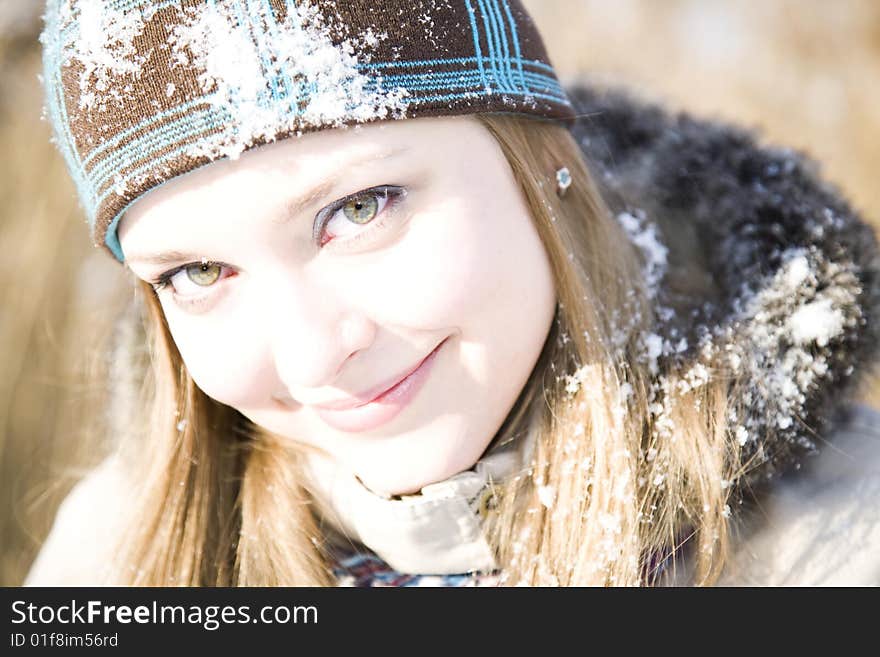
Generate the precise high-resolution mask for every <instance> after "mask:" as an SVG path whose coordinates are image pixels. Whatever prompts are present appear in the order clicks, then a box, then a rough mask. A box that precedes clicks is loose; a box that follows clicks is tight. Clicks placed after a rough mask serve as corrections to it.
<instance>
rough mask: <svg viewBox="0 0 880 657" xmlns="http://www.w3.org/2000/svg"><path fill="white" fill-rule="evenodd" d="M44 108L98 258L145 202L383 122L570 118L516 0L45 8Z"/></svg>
mask: <svg viewBox="0 0 880 657" xmlns="http://www.w3.org/2000/svg"><path fill="white" fill-rule="evenodd" d="M41 41H42V43H43V69H44V70H43V81H44V85H45V90H46V110H47V114H48V117H49V119H50V121H51V123H52V126H53V130H54V133H55V137H54V138H55V141H56V142H57V144H58V146H59V148H60V150H61V152H62V154H63V155H64V158H65V160H66V162H67V166H68V168H69V170H70V172H71V175H72V177H73V179H74V182H75V183H76V186H77V189H78V192H79V197H80V201H81V203H82V205H83V206H84V208H85V210H86V215H87V217H88V221H89V224H90V226H91V229H92V236H93V240H94V242H95V246H101V245H103V246H104V247H106V248H107V249H108V250H109V251H110V252H111V253H112V254H113V255H114V256H115V257H116V259H117V260H119V261H120V262H123V261H124V256H123V253H122V249H121V248H120V245H119V240H118V237H117V235H116V226H117V224H118V222H119V219H120V218H121V216H122V214H123V213H124V211H125V209H126V208H127V207H128V206H129V205H131V204H132V203H133V202H134V201H136V200H137V199H138V198H139V197H140V196H141V195H143V194H144V193H145V192H147V191H149V190H150V189H152V188H154V187H156V186H158V185H160V184H162V183H163V182H164V181H166V180H169V179H170V178H173V177H175V176H178V175H181V174H184V173H186V172H188V171H192V170H193V169H196V168H197V167H199V166H202V165H204V164H207V163H208V162H211V161H214V160H216V159H219V158H223V157H229V158H236V157H238V155H240V154H241V153H242V152H243V151H245V150H247V149H248V148H251V147H253V146H257V145H260V144H265V143H267V142H270V141H273V140H276V139H282V138H286V137H291V136H298V135H300V134H303V133H306V132H312V131H315V130H320V129H325V128H335V127H342V126H346V125H352V124H356V123H365V122H370V121H377V120H388V119H403V118H416V117H422V116H442V115H456V114H473V113H477V112H507V113H514V114H524V115H530V116H534V117H540V118H544V119H552V120H560V121H564V122H566V123H568V122H570V121H572V120H573V118H574V111H573V109H572V106H571V104H570V103H569V100H568V98H567V96H566V93H565V91H564V90H563V89H562V87H561V86H560V84H559V82H558V80H557V77H556V75H555V73H554V71H553V68H552V67H551V65H550V61H549V58H548V57H547V53H546V51H545V48H544V45H543V42H542V40H541V37H540V35H539V34H538V32H537V30H536V28H535V26H534V24H533V22H532V20H531V19H530V17H529V15H528V13H527V12H526V11H525V9H524V8H523V7H522V5H521V3H520V2H519V1H518V0H382V1H379V2H377V1H376V0H372V1H371V0H345V1H344V2H341V1H339V2H337V1H331V0H299V1H296V0H176V1H170V0H49V1H48V6H47V11H46V15H45V27H44V31H43V34H42V36H41Z"/></svg>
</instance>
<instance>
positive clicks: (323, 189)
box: [118, 115, 497, 257]
mask: <svg viewBox="0 0 880 657" xmlns="http://www.w3.org/2000/svg"><path fill="white" fill-rule="evenodd" d="M480 149H483V150H486V149H497V145H495V143H494V139H493V138H492V137H491V135H490V133H489V132H488V130H487V129H486V128H485V127H484V126H483V125H482V124H481V123H480V122H479V121H478V120H476V119H475V118H473V117H471V116H466V115H465V116H452V117H426V118H420V119H411V120H405V121H384V122H377V123H371V124H366V125H360V126H356V127H349V128H340V129H332V130H324V131H320V132H314V133H307V134H304V135H302V136H300V137H295V138H289V139H285V140H281V141H278V142H274V143H271V144H267V145H265V146H261V147H258V148H254V149H251V150H249V151H247V152H245V153H243V154H242V155H241V156H240V157H238V158H237V159H234V160H231V159H224V160H218V161H215V162H212V163H211V164H208V165H205V166H203V167H201V168H199V169H196V170H194V171H191V172H189V173H187V174H184V175H181V176H178V177H176V178H173V179H171V180H169V181H167V182H165V183H164V184H162V185H159V186H158V187H156V188H154V189H153V190H151V191H150V192H148V193H146V194H145V195H144V196H143V197H141V198H140V199H139V200H138V201H137V202H135V203H134V204H133V205H132V206H131V207H130V208H129V210H128V211H127V212H126V214H125V216H124V217H123V218H122V220H121V222H120V224H119V228H118V234H119V239H120V242H121V243H122V248H123V251H125V250H126V246H128V247H129V249H128V250H129V251H130V250H131V248H132V247H134V250H135V251H137V252H142V251H143V250H144V249H146V250H147V251H150V250H155V249H156V248H159V245H160V244H162V243H163V242H164V240H165V239H166V236H167V235H169V234H170V233H171V231H173V233H174V234H176V235H180V234H181V230H183V229H186V232H191V230H192V231H197V230H204V229H205V228H209V227H210V226H212V225H213V226H214V228H219V226H220V224H221V222H222V221H227V220H228V221H232V222H238V221H240V218H241V217H245V216H247V217H257V216H274V215H277V214H278V210H279V209H280V206H281V205H283V206H284V208H285V211H284V212H283V213H282V214H285V215H295V214H297V213H298V212H299V211H301V210H303V209H304V208H305V207H307V206H308V205H309V204H312V203H314V202H315V201H316V199H320V198H325V197H327V195H328V194H329V193H330V192H332V191H333V188H334V185H339V184H342V183H344V182H347V181H353V180H356V179H358V178H364V177H367V176H368V175H369V172H370V170H371V169H372V168H373V167H382V168H380V169H379V170H385V169H384V167H387V166H393V168H394V170H395V171H396V172H397V173H395V174H394V175H395V176H400V175H404V174H405V173H406V172H407V171H410V170H414V169H416V168H420V169H422V170H423V171H441V170H445V171H453V170H457V169H458V168H459V167H460V166H461V157H462V155H463V154H464V153H465V151H466V152H467V154H468V156H469V157H470V156H476V155H477V150H480ZM384 182H388V181H384ZM348 191H349V192H350V191H352V190H348ZM184 219H185V221H184V222H183V223H181V221H182V220H184ZM184 224H185V226H184ZM190 229H191V230H190ZM132 255H135V254H134V253H132ZM126 257H127V256H126Z"/></svg>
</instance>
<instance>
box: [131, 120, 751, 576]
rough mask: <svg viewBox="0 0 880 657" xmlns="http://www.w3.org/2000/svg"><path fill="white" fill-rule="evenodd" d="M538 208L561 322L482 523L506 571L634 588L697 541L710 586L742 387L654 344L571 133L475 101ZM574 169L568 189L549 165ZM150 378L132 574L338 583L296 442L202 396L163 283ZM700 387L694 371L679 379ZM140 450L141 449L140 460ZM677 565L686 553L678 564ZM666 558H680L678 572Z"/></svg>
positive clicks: (151, 334) (518, 409) (627, 247)
mask: <svg viewBox="0 0 880 657" xmlns="http://www.w3.org/2000/svg"><path fill="white" fill-rule="evenodd" d="M477 118H479V120H480V121H482V123H483V124H484V125H485V126H486V128H487V129H488V130H489V131H490V132H491V134H492V135H493V136H494V137H495V139H496V140H497V142H498V144H499V145H500V147H501V149H502V150H503V152H504V154H505V156H506V157H507V160H508V162H509V163H510V166H511V169H512V171H513V173H514V175H515V178H516V180H517V181H518V183H519V185H520V187H521V189H522V192H523V194H524V198H525V201H526V202H527V204H528V206H529V208H530V209H531V214H532V216H533V219H534V223H535V226H536V228H537V230H538V232H539V234H540V237H541V239H542V241H543V243H544V246H545V248H546V251H547V253H548V255H549V259H550V262H551V265H552V271H553V276H554V279H555V285H556V290H557V300H558V312H557V320H556V322H555V323H554V326H553V328H552V329H551V331H550V335H549V336H548V338H547V342H546V344H545V347H544V351H543V352H542V354H541V357H540V359H539V361H538V363H537V365H536V367H535V369H534V371H533V373H532V375H531V377H530V378H529V380H528V382H527V384H526V386H525V388H524V390H523V392H522V394H521V395H520V397H519V399H518V400H517V402H516V404H515V406H514V408H513V409H511V411H510V415H509V417H508V421H507V422H506V423H505V425H504V426H503V427H502V429H501V431H500V432H499V433H500V434H505V433H510V432H513V431H516V430H518V429H519V428H521V426H522V421H521V420H523V419H524V418H532V419H534V421H535V424H534V426H535V427H536V433H535V443H534V445H535V447H534V450H533V452H532V454H531V458H530V460H529V461H528V463H527V464H526V469H525V470H523V471H522V472H521V473H520V474H519V475H517V476H514V477H511V478H510V479H509V480H508V481H506V482H503V483H502V484H500V485H499V492H500V495H499V498H498V499H499V500H500V501H499V503H498V506H497V508H496V509H495V511H494V512H493V513H492V514H490V516H489V520H488V521H487V529H486V531H487V538H488V539H489V540H490V542H491V543H492V544H493V545H494V546H495V548H496V551H497V554H498V562H499V565H500V566H501V569H502V572H503V582H504V583H506V584H526V585H639V584H655V583H657V582H658V581H661V580H660V569H659V568H658V567H657V566H658V564H661V563H666V564H669V563H673V562H674V561H675V557H676V555H677V554H678V553H679V552H680V547H681V543H682V541H683V540H685V539H687V543H688V545H693V546H694V549H693V559H691V560H690V562H691V563H692V564H694V567H693V570H692V572H690V573H688V577H689V578H690V579H689V581H690V582H693V583H696V584H707V583H711V582H713V581H714V580H715V579H716V578H717V576H718V574H719V572H720V569H721V566H722V564H723V561H724V555H725V551H726V544H727V529H726V515H727V512H728V510H727V509H726V508H725V506H726V504H727V495H728V494H729V489H728V488H725V486H723V485H721V482H725V481H730V480H732V479H733V478H734V477H735V476H736V474H737V470H738V464H739V453H738V451H737V443H736V441H735V440H732V439H731V436H730V435H729V433H730V432H729V429H728V423H727V420H726V418H727V417H728V412H729V411H730V408H728V407H729V406H731V403H730V400H731V399H732V398H733V392H734V383H733V382H732V381H731V380H730V377H728V376H726V375H724V372H723V370H722V369H721V368H720V367H714V364H713V363H711V362H709V363H706V365H707V366H708V368H707V369H706V371H708V372H711V373H712V376H711V377H709V378H708V379H707V380H704V381H702V383H701V384H700V385H691V384H690V383H692V381H691V379H689V378H688V376H689V373H688V372H685V371H664V368H663V367H659V368H658V364H657V362H656V360H653V361H652V360H651V359H650V358H646V344H645V336H646V335H648V334H649V331H650V329H651V327H652V326H653V325H654V323H655V321H656V320H655V318H654V317H653V315H652V309H651V303H650V290H649V289H648V287H647V285H646V282H645V276H644V275H643V271H642V266H643V262H642V257H641V256H640V253H639V252H638V251H637V250H636V249H635V248H634V247H633V245H632V243H631V242H630V240H629V239H628V238H627V235H626V233H625V232H624V231H623V230H622V228H621V226H620V225H618V223H617V222H616V221H615V218H614V217H613V216H612V215H611V213H610V212H609V210H608V208H607V207H606V206H605V204H604V203H603V201H602V197H601V195H600V193H599V192H598V190H597V188H596V187H595V185H594V183H593V181H592V179H591V176H590V172H589V170H588V168H587V164H586V162H585V161H584V158H583V155H582V153H581V151H580V149H579V147H578V145H577V143H576V142H575V140H574V138H573V137H572V135H571V134H570V133H569V132H568V130H566V129H565V128H564V127H562V126H560V125H558V124H555V123H551V122H546V121H538V120H534V119H527V118H520V117H514V116H510V115H477ZM561 166H567V167H568V168H569V170H570V172H571V175H572V178H573V183H572V185H571V187H570V188H569V189H568V190H567V193H566V194H565V195H564V197H559V196H558V195H557V193H556V186H555V180H554V174H555V172H556V170H557V169H559V168H560V167H561ZM139 286H140V289H139V293H140V296H141V297H142V298H143V301H144V304H143V308H144V309H145V322H144V323H145V326H146V336H145V337H146V344H147V345H148V346H149V347H148V350H147V351H146V352H145V353H144V354H143V355H144V356H145V358H146V361H147V362H146V363H145V367H146V370H147V374H148V375H147V376H146V377H145V378H144V385H143V387H142V390H141V395H140V401H139V404H138V409H135V410H136V411H137V412H138V413H141V414H142V417H134V418H131V420H130V421H129V423H128V426H129V427H130V429H129V431H130V433H131V434H132V435H129V436H126V439H125V440H124V441H123V449H125V450H130V451H126V452H124V453H123V456H124V457H125V456H126V454H128V456H129V458H126V462H127V463H128V464H129V467H130V468H132V469H134V470H135V471H134V472H132V473H131V476H132V480H133V481H137V482H140V485H139V487H138V491H137V495H136V498H135V499H134V500H133V502H132V504H133V505H134V507H135V508H134V509H133V510H132V513H131V515H130V518H131V525H130V527H129V528H128V529H127V530H126V531H125V532H124V534H123V535H121V536H120V546H119V550H117V553H118V554H119V555H120V561H119V570H118V579H119V583H126V584H133V585H224V586H230V585H232V586H234V585H242V586H257V585H260V586H274V585H329V584H332V583H333V577H332V571H331V568H330V566H331V564H330V563H329V560H328V558H327V556H326V554H325V552H324V548H323V545H324V543H323V539H322V537H321V536H320V535H319V531H318V527H317V522H316V519H315V518H314V516H313V513H312V509H311V505H310V497H309V494H308V492H307V490H306V489H305V488H304V485H303V478H302V477H301V475H300V466H299V462H300V458H301V455H300V453H299V452H298V448H297V447H296V445H295V444H293V443H292V441H288V440H284V439H281V438H280V437H278V436H275V435H273V434H271V433H270V432H268V431H265V430H263V429H261V428H260V427H258V426H256V425H254V424H253V423H251V422H250V421H248V420H247V419H246V418H244V417H243V416H242V415H241V414H239V413H238V412H236V411H235V410H233V409H231V408H229V407H226V406H224V405H222V404H219V403H218V402H215V401H214V400H212V399H211V398H209V397H208V396H207V395H205V394H204V393H203V392H202V391H201V390H200V389H199V388H198V387H197V386H196V385H195V384H194V383H193V380H192V379H191V378H190V376H189V375H188V373H187V371H186V368H185V367H184V364H183V361H182V359H181V357H180V354H179V353H178V352H177V350H176V348H175V346H174V343H173V341H172V338H171V335H170V333H169V330H168V326H167V324H166V323H165V320H164V317H163V313H162V309H161V307H160V305H159V303H158V301H157V299H156V298H155V295H154V294H153V292H152V290H151V288H150V287H149V285H147V284H146V283H139ZM684 383H688V385H679V384H684ZM144 455H147V456H146V458H145V457H144ZM673 567H674V566H673ZM666 572H667V573H668V572H671V570H670V569H669V568H667V570H666Z"/></svg>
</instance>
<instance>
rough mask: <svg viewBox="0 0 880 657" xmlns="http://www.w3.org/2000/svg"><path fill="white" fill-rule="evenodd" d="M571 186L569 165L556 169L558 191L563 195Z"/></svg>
mask: <svg viewBox="0 0 880 657" xmlns="http://www.w3.org/2000/svg"><path fill="white" fill-rule="evenodd" d="M569 187H571V173H570V172H569V170H568V167H562V168H561V169H559V170H557V171H556V193H557V194H559V196H560V197H563V196H565V192H567V191H568V188H569Z"/></svg>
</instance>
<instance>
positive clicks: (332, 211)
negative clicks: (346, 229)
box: [150, 185, 406, 306]
mask: <svg viewBox="0 0 880 657" xmlns="http://www.w3.org/2000/svg"><path fill="white" fill-rule="evenodd" d="M369 195H372V196H373V197H375V198H383V199H385V200H386V203H385V205H384V207H382V209H381V210H380V211H379V213H378V214H377V215H376V217H375V218H373V219H371V220H370V221H369V222H368V223H366V224H363V225H364V226H366V227H365V228H364V229H363V230H361V231H358V233H357V234H356V235H354V236H353V237H348V238H344V239H342V240H341V241H342V242H344V243H345V244H346V245H352V244H356V243H358V242H360V241H362V240H363V239H364V238H365V236H368V235H370V234H372V233H373V232H375V231H376V230H381V229H382V228H384V227H385V224H386V223H387V221H386V218H387V216H388V214H389V213H390V212H391V211H392V210H393V209H395V207H396V205H397V203H398V202H399V200H400V199H401V198H402V197H404V196H406V189H405V188H403V187H400V186H397V185H380V186H378V187H370V188H368V189H364V190H361V191H359V192H355V193H354V194H349V195H348V196H344V197H343V198H341V199H338V200H336V201H334V202H333V203H331V204H330V205H328V206H326V207H325V208H323V209H321V210H319V211H318V214H317V215H316V217H315V225H314V228H313V230H312V240H313V242H314V243H315V244H316V246H318V248H324V245H325V244H328V243H330V242H333V241H334V240H336V239H337V238H335V237H334V238H332V239H330V240H327V241H324V240H323V235H324V230H325V228H326V227H327V224H328V223H329V222H330V221H331V220H332V219H333V218H334V217H335V216H336V213H337V212H339V211H340V210H341V209H342V208H343V207H344V206H345V205H346V204H347V203H348V202H350V201H352V200H354V199H357V198H361V197H363V196H369ZM352 223H354V222H352ZM355 225H356V224H355ZM205 264H207V265H219V266H220V267H223V268H224V269H227V270H228V269H231V267H230V266H229V265H227V264H225V263H222V262H217V261H214V260H202V261H200V262H187V263H185V264H183V265H180V266H178V267H174V268H173V269H169V270H168V271H166V272H163V273H162V274H159V276H157V277H156V278H155V279H153V280H152V281H150V285H152V286H153V290H154V291H155V292H156V293H159V292H161V291H162V290H163V289H165V288H166V287H169V286H170V284H171V279H173V278H174V277H175V276H176V275H177V274H178V273H180V272H181V271H183V270H185V269H186V268H187V267H191V266H193V265H205ZM223 278H227V276H224V275H223V273H221V275H220V277H219V278H218V279H217V280H218V281H220V280H222V279H223ZM171 287H172V291H173V293H174V296H175V298H176V299H177V300H178V301H181V302H183V303H185V304H187V305H191V306H195V305H197V304H198V303H199V302H200V301H204V300H205V299H206V298H207V295H199V296H192V295H191V296H189V297H187V296H186V295H183V296H181V295H179V294H177V292H176V291H174V290H173V286H171ZM211 287H213V284H212V285H209V286H206V289H210V288H211Z"/></svg>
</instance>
